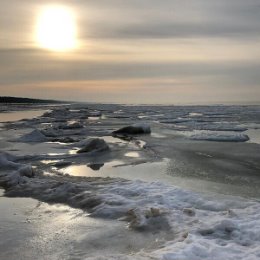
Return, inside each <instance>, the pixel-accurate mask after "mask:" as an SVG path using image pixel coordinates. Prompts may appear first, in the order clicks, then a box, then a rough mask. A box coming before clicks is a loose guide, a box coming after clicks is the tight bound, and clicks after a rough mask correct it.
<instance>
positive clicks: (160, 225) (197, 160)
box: [0, 104, 260, 260]
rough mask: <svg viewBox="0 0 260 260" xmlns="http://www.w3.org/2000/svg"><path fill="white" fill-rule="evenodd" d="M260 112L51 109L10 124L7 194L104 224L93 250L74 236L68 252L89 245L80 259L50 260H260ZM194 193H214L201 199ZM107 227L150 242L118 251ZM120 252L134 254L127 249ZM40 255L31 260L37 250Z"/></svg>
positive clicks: (3, 138) (2, 160) (1, 160)
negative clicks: (59, 208)
mask: <svg viewBox="0 0 260 260" xmlns="http://www.w3.org/2000/svg"><path fill="white" fill-rule="evenodd" d="M259 114H260V107H257V106H256V107H239V106H238V107H232V106H230V107H222V106H215V107H214V106H213V107H173V106H169V107H167V106H164V107H153V106H151V107H143V106H135V107H127V106H119V105H92V106H90V105H88V106H87V105H86V104H74V105H67V106H60V107H51V108H50V110H48V111H44V114H43V115H42V116H39V117H37V118H31V119H24V120H20V121H14V122H6V121H5V124H1V125H0V134H1V135H0V148H1V151H0V187H1V188H3V189H4V190H5V192H4V195H5V196H7V197H11V199H9V200H12V199H13V200H15V199H14V198H13V197H17V198H19V197H26V198H27V199H26V200H28V198H33V199H36V200H37V201H39V202H46V203H48V204H46V205H52V206H57V205H61V204H63V205H66V207H67V208H69V209H70V210H75V211H79V212H81V214H84V216H83V217H81V218H84V219H88V220H89V219H91V220H92V221H97V220H99V221H100V222H102V224H100V225H101V227H102V228H101V229H102V230H103V234H102V233H98V234H99V236H97V238H95V239H93V240H91V239H90V240H86V239H82V237H78V234H79V233H77V232H75V231H73V229H68V230H69V231H68V233H71V235H72V237H73V238H71V237H70V239H69V240H68V244H67V245H70V244H73V243H74V242H75V241H77V242H78V241H81V242H80V243H82V246H81V247H80V250H81V251H80V254H79V255H78V256H77V254H78V251H77V250H76V249H75V248H73V247H72V249H70V248H68V247H67V246H64V248H66V250H67V251H66V250H63V249H64V248H63V249H61V250H60V251H62V250H63V251H62V252H58V253H61V254H62V257H61V256H59V257H56V256H55V255H54V252H53V248H52V247H48V246H47V247H48V249H49V251H48V252H49V258H48V259H93V260H97V259H164V260H171V259H176V260H186V259H187V260H197V259H213V260H214V259H215V260H220V259H243V260H244V259H246V260H255V259H259V258H260V246H259V245H260V203H259V200H256V199H254V198H259V197H260V195H259V185H260V178H259V168H260V163H259V153H260V146H259V142H260V139H259V133H260V132H259V128H260V117H259ZM21 118H22V117H21ZM21 118H20V119H21ZM162 162H163V163H164V164H166V166H165V169H164V168H163V169H164V170H162V168H160V167H158V165H161V163H162ZM156 163H158V165H157V164H156ZM156 165H157V166H156ZM108 176H110V177H108ZM140 179H142V181H141V180H140ZM148 181H149V182H148ZM159 181H160V182H159ZM182 182H184V183H188V182H189V183H191V185H190V186H188V188H187V186H182V184H181V183H182ZM177 185H178V187H177ZM196 185H200V186H198V187H199V188H197V189H196V190H197V191H199V192H201V191H204V192H208V193H204V194H201V193H196V192H195V191H192V189H193V188H194V187H195V186H196ZM223 186H225V189H224V188H223ZM215 187H216V189H215V190H213V189H214V188H215ZM201 188H205V190H201ZM214 191H215V192H216V194H214V195H213V193H211V192H214ZM226 191H228V192H226ZM220 194H232V195H237V194H238V195H239V196H237V197H235V196H224V195H220ZM247 196H249V197H250V196H251V199H246V197H247ZM243 197H244V198H243ZM3 200H7V199H6V198H3ZM36 203H37V202H36ZM43 204H45V203H43ZM46 207H48V206H46ZM82 212H83V213H82ZM18 214H19V213H18ZM64 214H65V215H66V213H64ZM86 214H89V215H87V216H86ZM43 215H44V214H43ZM33 216H34V215H33ZM11 217H12V216H11V215H10V218H11ZM63 217H64V215H63ZM63 217H61V220H60V221H61V222H62V223H63V224H64V225H66V224H67V222H66V221H64V219H63ZM66 217H68V216H66ZM78 218H79V217H78V216H76V217H75V221H77V219H78ZM43 219H44V217H43ZM0 220H1V218H0ZM108 221H109V223H110V225H111V223H113V224H112V226H113V225H121V227H122V229H123V230H124V232H123V234H124V235H125V234H126V233H129V234H130V233H131V234H132V235H133V237H135V236H136V234H139V235H140V234H142V235H141V236H143V237H142V238H141V240H145V239H146V238H147V237H150V240H149V239H148V240H146V241H145V243H140V244H141V245H140V246H139V247H138V246H136V247H134V248H133V249H131V243H129V244H128V243H127V239H122V237H121V239H122V240H121V239H120V238H117V236H116V238H111V240H113V239H114V241H116V243H118V244H119V245H116V246H115V247H113V243H112V242H111V243H110V238H109V234H110V233H109V234H107V230H108V229H107V226H106V224H107V222H108ZM10 222H11V220H10ZM10 222H8V224H7V226H8V227H9V224H10ZM53 222H55V221H53ZM57 222H58V221H57ZM115 223H117V224H115ZM37 224H38V222H37V221H36V223H35V226H36V228H38V226H37ZM54 224H57V223H56V222H55V223H54ZM85 224H86V222H84V225H85ZM102 225H103V226H102ZM126 225H127V227H128V228H126ZM19 227H20V226H19V225H18V229H19ZM84 227H85V226H84ZM3 228H5V227H4V226H3ZM93 229H95V227H92V231H93ZM111 229H113V228H111ZM122 229H119V230H120V231H119V230H115V231H114V232H115V233H116V234H117V232H120V233H122V232H121V231H122ZM6 230H7V232H8V230H9V229H8V228H7V229H6ZM85 230H86V234H85V235H86V236H89V235H90V233H91V231H90V230H88V229H87V228H86V229H85ZM0 231H1V230H0ZM18 231H19V230H18ZM52 232H53V233H55V232H54V231H52V230H50V233H52ZM25 233H26V232H25ZM115 233H114V234H115ZM2 234H3V232H2ZM23 234H24V233H23ZM100 234H102V235H100ZM52 235H55V234H52ZM124 235H123V236H124ZM141 236H139V238H140V237H141ZM133 237H132V238H133ZM10 238H11V240H12V236H10ZM37 238H38V237H37ZM41 238H42V237H41V235H40V236H39V238H38V239H41ZM157 238H158V241H159V242H157V241H156V240H157ZM45 239H46V237H45ZM59 239H61V240H62V239H63V236H62V235H61V236H60V237H59ZM108 240H109V241H108ZM86 241H87V242H86ZM107 241H108V242H107ZM137 241H138V240H137ZM0 242H1V241H0ZM48 243H49V241H48ZM97 243H98V245H99V247H96V245H97ZM106 243H108V245H109V246H108V247H110V246H111V245H112V248H111V250H110V251H108V253H107V251H102V249H103V246H104V244H106ZM109 243H110V244H109ZM138 243H139V242H135V244H138ZM50 244H52V242H50ZM86 244H88V248H87V249H86ZM120 244H124V246H125V247H128V246H130V249H129V250H121V249H122V248H121V249H120V250H117V249H118V247H120ZM147 244H148V246H147ZM0 246H1V243H0ZM40 247H41V246H40ZM1 249H3V252H2V253H5V252H4V251H5V250H4V249H5V248H4V247H3V246H2V248H1ZM32 250H34V252H30V250H29V252H28V255H29V256H30V257H31V258H30V259H34V257H32V256H33V255H35V254H37V252H38V251H37V249H35V248H34V249H32ZM57 250H58V249H57ZM89 251H91V253H89ZM6 252H8V251H6ZM68 252H69V255H68ZM111 252H112V253H111ZM2 253H0V258H1V256H2V255H1V254H2ZM52 253H53V255H52ZM43 255H44V252H43ZM65 256H66V257H67V258H66V257H65ZM55 257H56V258H55ZM64 257H65V258H64ZM5 258H6V257H5ZM11 259H15V258H11Z"/></svg>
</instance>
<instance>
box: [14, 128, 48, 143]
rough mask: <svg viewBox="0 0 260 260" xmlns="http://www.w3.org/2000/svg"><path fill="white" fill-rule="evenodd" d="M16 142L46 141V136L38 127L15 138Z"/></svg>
mask: <svg viewBox="0 0 260 260" xmlns="http://www.w3.org/2000/svg"><path fill="white" fill-rule="evenodd" d="M16 141H17V142H28V143H30V142H31V143H36V142H46V141H47V138H46V136H45V135H44V134H42V132H41V131H39V130H38V129H35V130H33V131H32V132H30V133H28V134H25V135H24V136H22V137H20V138H18V139H16Z"/></svg>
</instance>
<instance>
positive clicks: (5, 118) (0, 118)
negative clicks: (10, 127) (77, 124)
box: [0, 110, 47, 123]
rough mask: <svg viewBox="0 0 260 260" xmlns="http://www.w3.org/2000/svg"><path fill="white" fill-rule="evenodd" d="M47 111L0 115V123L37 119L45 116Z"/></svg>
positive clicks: (16, 112)
mask: <svg viewBox="0 0 260 260" xmlns="http://www.w3.org/2000/svg"><path fill="white" fill-rule="evenodd" d="M46 111H47V110H27V111H15V112H5V113H0V122H2V123H3V122H13V121H18V120H22V119H29V118H35V117H38V116H41V115H43V114H44V113H45V112H46Z"/></svg>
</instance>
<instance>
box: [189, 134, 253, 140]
mask: <svg viewBox="0 0 260 260" xmlns="http://www.w3.org/2000/svg"><path fill="white" fill-rule="evenodd" d="M189 138H190V139H191V140H205V141H216V142H246V141H248V140H249V137H248V136H247V135H246V134H237V133H218V132H199V133H196V134H192V135H191V136H190V137H189Z"/></svg>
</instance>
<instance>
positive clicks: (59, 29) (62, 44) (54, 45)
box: [36, 6, 77, 52]
mask: <svg viewBox="0 0 260 260" xmlns="http://www.w3.org/2000/svg"><path fill="white" fill-rule="evenodd" d="M76 29H77V28H76V19H75V15H74V13H73V12H72V11H71V10H70V9H69V8H67V7H63V6H48V7H45V8H44V9H42V11H41V12H40V14H39V16H38V20H37V26H36V38H37V44H38V45H39V47H41V48H45V49H49V50H52V51H60V52H62V51H69V50H72V49H75V48H76V47H77V30H76Z"/></svg>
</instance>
